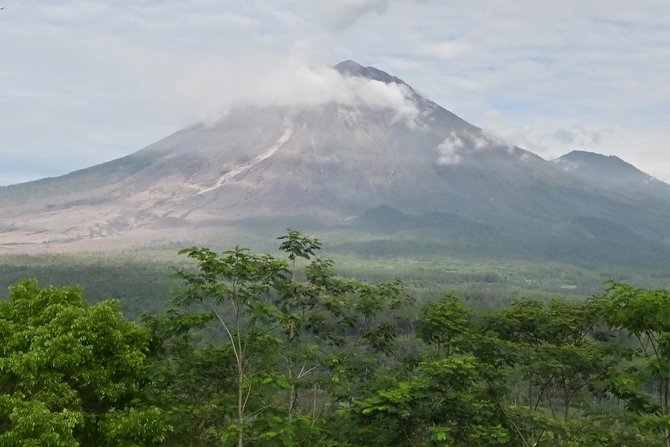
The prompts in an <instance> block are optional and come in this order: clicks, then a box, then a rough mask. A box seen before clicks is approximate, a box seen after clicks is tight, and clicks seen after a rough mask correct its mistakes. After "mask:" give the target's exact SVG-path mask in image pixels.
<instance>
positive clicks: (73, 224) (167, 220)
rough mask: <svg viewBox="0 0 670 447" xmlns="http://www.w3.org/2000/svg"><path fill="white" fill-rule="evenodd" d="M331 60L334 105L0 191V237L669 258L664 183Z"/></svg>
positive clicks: (207, 133) (274, 113) (277, 112)
mask: <svg viewBox="0 0 670 447" xmlns="http://www.w3.org/2000/svg"><path fill="white" fill-rule="evenodd" d="M334 70H335V71H334V72H333V73H332V76H334V77H337V79H339V81H340V82H341V84H339V85H340V86H343V88H345V90H346V89H348V90H346V91H344V93H342V92H340V96H335V97H334V99H332V100H328V101H322V102H319V103H310V104H292V105H288V104H285V105H276V104H275V105H271V106H260V105H240V106H238V107H236V108H234V109H233V110H231V111H230V113H228V114H227V115H226V116H225V117H223V118H222V119H220V120H219V121H218V122H216V123H214V124H213V125H196V126H193V127H190V128H187V129H184V130H181V131H178V132H176V133H174V134H172V135H170V136H168V137H166V138H165V139H163V140H161V141H158V142H156V143H154V144H152V145H151V146H148V147H146V148H144V149H142V150H140V151H138V152H136V153H134V154H131V155H129V156H127V157H124V158H121V159H118V160H114V161H111V162H108V163H104V164H102V165H98V166H94V167H91V168H89V169H84V170H81V171H77V172H73V173H71V174H68V175H66V176H63V177H58V178H51V179H44V180H40V181H37V182H31V183H27V184H22V185H15V186H10V187H4V188H0V211H2V214H0V248H3V249H4V250H5V251H27V250H81V249H108V248H114V247H127V246H151V245H156V244H166V243H171V242H175V241H194V242H207V241H217V240H220V238H221V234H224V233H225V232H226V231H227V230H230V229H234V230H235V231H237V232H245V231H250V229H251V228H256V229H257V230H258V231H269V232H270V233H276V232H277V231H281V230H282V229H283V228H284V227H285V226H292V227H296V226H299V227H304V226H305V225H309V226H310V228H312V229H314V230H316V231H317V232H318V231H321V230H323V229H324V228H337V229H338V231H340V233H339V234H350V235H351V239H352V240H356V241H357V242H361V238H367V239H366V240H369V241H374V240H385V241H387V243H388V244H389V246H391V245H392V244H391V243H390V240H391V239H396V240H400V241H405V242H403V243H402V244H400V245H399V247H403V248H402V250H407V249H408V248H407V247H411V246H412V241H414V242H416V243H417V244H419V242H420V241H421V242H422V245H421V246H423V247H426V249H430V247H442V248H443V249H446V248H445V247H451V248H452V249H455V250H459V251H462V252H464V253H467V252H469V251H471V252H476V253H477V254H480V255H487V254H489V255H493V256H499V255H501V254H506V255H511V256H516V257H521V258H523V257H527V258H537V257H541V258H551V257H558V258H561V259H565V260H568V261H570V262H573V261H574V262H578V261H584V260H585V259H587V258H588V259H590V260H595V261H596V262H597V260H598V259H604V260H608V259H617V260H618V261H617V262H626V261H627V259H630V262H635V263H637V262H640V260H641V259H644V260H646V259H651V260H652V261H653V262H665V260H667V259H670V256H669V255H668V249H667V243H668V241H669V240H670V207H668V206H667V205H668V204H670V187H668V185H665V184H663V183H660V182H658V181H653V179H651V178H650V177H648V176H646V174H643V173H641V172H639V171H637V170H635V168H633V167H632V166H630V165H627V164H625V163H624V162H622V161H621V160H618V159H616V160H613V159H611V158H608V157H604V158H603V157H602V156H597V155H585V153H571V154H568V155H566V156H564V157H561V159H559V160H557V161H554V162H551V161H546V160H544V159H542V158H541V157H538V156H537V155H535V154H533V153H532V152H529V151H526V150H523V149H521V148H518V147H512V146H509V145H506V144H505V143H504V142H501V141H498V140H497V139H495V138H492V137H490V136H488V135H487V134H486V133H485V132H484V131H482V130H481V129H479V128H478V127H476V126H473V125H471V124H469V123H467V122H466V121H464V120H462V119H461V118H459V117H458V116H456V115H454V114H453V113H451V112H449V111H448V110H446V109H444V108H442V107H440V106H439V105H437V104H435V103H434V102H432V101H430V100H428V99H426V98H424V97H423V96H421V95H420V94H418V93H417V92H416V91H415V90H413V89H412V88H411V87H410V86H409V85H408V84H406V83H405V82H404V81H402V80H400V79H399V78H397V77H394V76H392V75H389V74H387V73H384V72H383V71H381V70H378V69H376V68H374V67H362V66H360V65H358V64H356V63H355V62H352V61H346V62H343V63H341V64H338V65H337V66H336V67H335V68H334ZM613 179H616V180H613ZM650 179H651V180H650ZM624 180H625V181H624ZM380 207H381V208H380ZM375 210H376V211H375ZM380 210H381V211H380ZM384 210H386V211H384ZM389 210H390V211H389ZM380 215H381V216H382V218H381V220H380V218H379V216H380ZM371 216H372V217H371ZM375 216H376V217H375ZM375 221H377V224H374V222H375ZM371 222H372V223H371ZM266 229H267V230H266ZM379 238H381V239H379ZM622 239H625V241H623V242H622ZM626 241H628V242H626ZM437 242H439V243H437ZM624 242H625V243H624ZM419 245H420V244H419ZM417 246H418V245H417ZM585 247H586V249H584V248H585ZM589 247H591V248H592V249H591V250H589ZM636 247H639V249H638V250H637V252H638V254H639V256H638V255H636V254H635V253H636ZM626 256H628V258H627V257H626ZM589 262H591V261H589Z"/></svg>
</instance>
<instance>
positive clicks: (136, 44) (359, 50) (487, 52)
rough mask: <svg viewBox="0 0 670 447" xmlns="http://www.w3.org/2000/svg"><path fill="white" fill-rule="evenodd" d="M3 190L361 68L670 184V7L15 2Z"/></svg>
mask: <svg viewBox="0 0 670 447" xmlns="http://www.w3.org/2000/svg"><path fill="white" fill-rule="evenodd" d="M0 7H4V9H3V10H1V11H0V184H10V183H17V182H22V181H28V180H32V179H36V178H41V177H45V176H56V175H61V174H65V173H67V172H70V171H72V170H76V169H80V168H83V167H87V166H90V165H93V164H97V163H100V162H104V161H107V160H111V159H114V158H118V157H120V156H123V155H127V154H129V153H132V152H134V151H136V150H138V149H140V148H142V147H143V146H145V145H147V144H150V143H152V142H154V141H156V140H158V139H160V138H162V137H164V136H167V135H168V134H169V133H171V132H173V131H175V130H178V129H179V128H181V127H184V126H187V125H191V124H193V123H196V122H198V121H202V120H212V119H216V117H217V116H220V114H221V113H223V112H225V110H226V108H227V107H229V106H230V105H231V104H233V103H235V102H237V101H242V100H246V99H252V100H258V99H259V96H260V95H262V96H264V97H268V96H271V97H274V98H281V97H286V96H290V95H295V94H296V93H295V85H294V86H293V87H289V86H288V84H290V83H291V82H293V84H295V80H296V79H299V80H300V79H302V78H301V77H300V73H303V75H304V73H305V72H304V70H305V67H309V69H310V70H318V67H319V66H329V65H334V64H336V63H337V62H339V61H341V60H345V59H353V60H355V61H357V62H359V63H361V64H363V65H373V66H375V67H377V68H379V69H382V70H384V71H386V72H389V73H391V74H393V75H396V76H398V77H400V78H402V79H404V80H405V81H406V82H407V83H409V84H410V85H412V86H413V87H414V88H416V89H417V90H419V91H420V92H421V93H423V94H424V95H425V96H427V97H428V98H430V99H432V100H434V101H435V102H437V103H439V104H440V105H442V106H443V107H445V108H447V109H449V110H451V111H452V112H454V113H456V114H457V115H459V116H461V117H463V118H464V119H466V120H467V121H470V122H471V123H473V124H475V125H478V126H480V127H482V128H484V129H485V130H487V131H488V132H490V133H492V134H495V135H497V136H499V137H502V138H504V139H507V140H508V141H509V142H510V143H513V144H517V145H519V146H521V147H523V148H525V149H528V150H531V151H533V152H536V153H538V154H539V155H541V156H543V157H545V158H553V157H556V156H559V155H561V154H562V153H565V152H568V151H570V150H572V149H581V150H592V151H595V152H601V153H605V154H614V155H617V156H619V157H621V158H623V159H625V160H627V161H629V162H632V163H633V164H635V165H637V166H638V167H640V168H642V169H643V170H645V171H647V172H649V173H651V174H652V175H655V176H656V177H658V178H661V179H663V180H666V181H670V151H669V149H670V147H669V145H668V141H670V3H668V0H653V1H652V0H649V1H645V0H637V1H634V2H633V1H630V0H579V1H577V0H561V1H556V0H552V1H549V0H540V1H538V0H504V1H503V0H487V1H479V0H470V1H467V2H463V1H451V0H436V1H431V0H245V1H239V0H105V1H102V0H100V1H97V0H48V1H46V0H0Z"/></svg>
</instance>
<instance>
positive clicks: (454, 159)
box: [437, 132, 465, 165]
mask: <svg viewBox="0 0 670 447" xmlns="http://www.w3.org/2000/svg"><path fill="white" fill-rule="evenodd" d="M463 149H465V142H464V141H463V140H462V139H461V138H460V137H459V136H458V135H456V133H455V132H451V134H449V136H448V137H447V138H445V139H444V141H443V142H442V143H440V145H439V146H438V147H437V151H438V152H439V154H440V156H439V157H438V159H437V162H438V164H441V165H455V164H458V163H460V162H461V161H462V160H463V154H462V151H463Z"/></svg>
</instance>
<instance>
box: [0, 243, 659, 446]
mask: <svg viewBox="0 0 670 447" xmlns="http://www.w3.org/2000/svg"><path fill="white" fill-rule="evenodd" d="M279 239H280V240H279V244H280V251H281V253H282V255H281V256H279V255H269V254H256V253H253V252H250V251H249V250H246V249H243V248H238V247H236V248H233V249H231V250H228V251H223V252H216V251H213V250H211V249H208V248H201V247H192V248H189V249H185V250H182V252H181V254H182V255H183V256H185V258H186V259H187V260H188V261H189V262H188V263H185V264H183V266H182V267H180V268H179V269H178V272H177V276H178V282H179V284H180V290H181V292H180V293H179V295H178V297H177V299H176V300H175V302H174V307H173V308H172V309H171V310H169V311H167V312H161V313H154V314H148V315H145V316H144V317H143V319H142V322H141V323H134V322H129V321H127V320H124V318H123V317H122V315H121V313H120V312H119V310H118V309H119V307H118V303H117V302H114V301H103V302H100V303H98V304H95V305H88V304H86V303H85V302H84V300H83V298H82V296H81V292H80V291H79V290H77V289H76V288H55V287H48V288H41V287H40V286H39V285H38V284H37V283H36V282H35V281H31V280H26V281H21V282H20V283H18V284H17V285H15V286H14V287H12V288H11V292H10V297H9V299H8V300H6V301H1V302H0V371H1V374H0V445H7V446H37V445H39V446H42V445H44V446H46V445H50V446H51V445H53V446H77V445H80V446H94V445H95V446H150V445H165V446H185V445H190V446H214V445H217V446H219V445H223V446H225V445H231V446H360V445H365V446H473V447H474V446H477V447H480V446H528V447H530V446H566V447H567V446H571V447H573V446H584V447H586V446H589V447H590V446H598V445H600V446H608V447H611V446H622V447H623V446H627V447H648V446H659V447H660V446H666V447H667V446H668V445H670V438H669V435H670V428H669V427H670V405H669V402H668V398H669V396H670V367H669V366H668V365H670V345H668V340H670V323H669V322H670V292H668V291H667V290H662V289H661V290H651V289H645V288H636V287H633V286H629V285H625V284H621V283H617V282H610V283H609V284H608V286H607V289H606V290H605V291H604V292H602V293H599V294H596V295H594V296H592V297H591V298H589V299H587V300H573V301H566V300H556V299H554V300H533V299H521V300H515V301H513V302H511V303H510V304H509V305H507V306H504V307H502V308H500V309H497V310H488V311H483V310H481V309H476V308H472V307H469V306H467V305H466V303H465V302H464V301H463V300H462V299H461V298H460V297H459V296H456V295H455V294H450V293H447V294H445V295H444V296H443V297H442V298H441V299H439V300H433V301H431V302H428V303H424V304H421V308H420V309H418V312H414V313H408V312H407V309H408V308H411V307H412V306H415V305H416V301H415V299H414V297H413V296H411V294H409V293H408V291H407V289H405V288H404V286H403V284H402V283H400V282H397V281H391V282H381V283H376V282H365V281H361V280H356V279H350V278H347V277H342V276H338V275H336V274H335V273H334V267H335V266H334V263H333V261H331V260H328V259H327V258H324V257H321V256H320V248H321V242H320V241H319V240H317V239H313V238H310V237H307V236H305V235H303V234H301V233H299V232H296V231H289V232H288V233H287V234H286V235H285V236H282V237H281V238H279ZM122 280H123V279H121V281H122ZM410 315H416V317H412V316H410Z"/></svg>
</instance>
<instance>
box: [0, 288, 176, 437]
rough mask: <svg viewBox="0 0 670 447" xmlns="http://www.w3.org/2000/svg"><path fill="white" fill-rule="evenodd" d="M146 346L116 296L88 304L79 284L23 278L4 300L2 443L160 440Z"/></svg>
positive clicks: (0, 321)
mask: <svg viewBox="0 0 670 447" xmlns="http://www.w3.org/2000/svg"><path fill="white" fill-rule="evenodd" d="M149 352H150V336H149V333H148V331H146V330H144V329H143V328H142V327H140V326H138V325H136V324H134V323H131V322H128V321H125V320H124V319H123V317H122V315H121V313H120V312H119V307H118V302H116V301H105V302H101V303H98V304H96V305H94V306H90V307H89V306H88V305H87V304H86V303H85V302H84V300H83V299H82V296H81V291H80V290H79V289H77V288H55V287H48V288H40V287H39V285H38V284H37V282H36V281H34V280H26V281H22V282H20V283H19V284H17V285H16V286H14V287H12V288H11V289H10V298H9V300H8V301H5V302H0V445H2V446H26V447H27V446H37V445H44V446H149V445H157V444H158V443H159V442H160V441H161V440H162V439H163V438H164V436H165V432H166V427H165V425H164V423H163V419H162V415H161V412H160V411H159V410H158V408H156V407H154V406H151V405H149V404H148V403H147V396H146V394H145V390H146V388H147V386H148V385H149V380H148V376H147V368H148V365H149V358H148V354H149Z"/></svg>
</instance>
